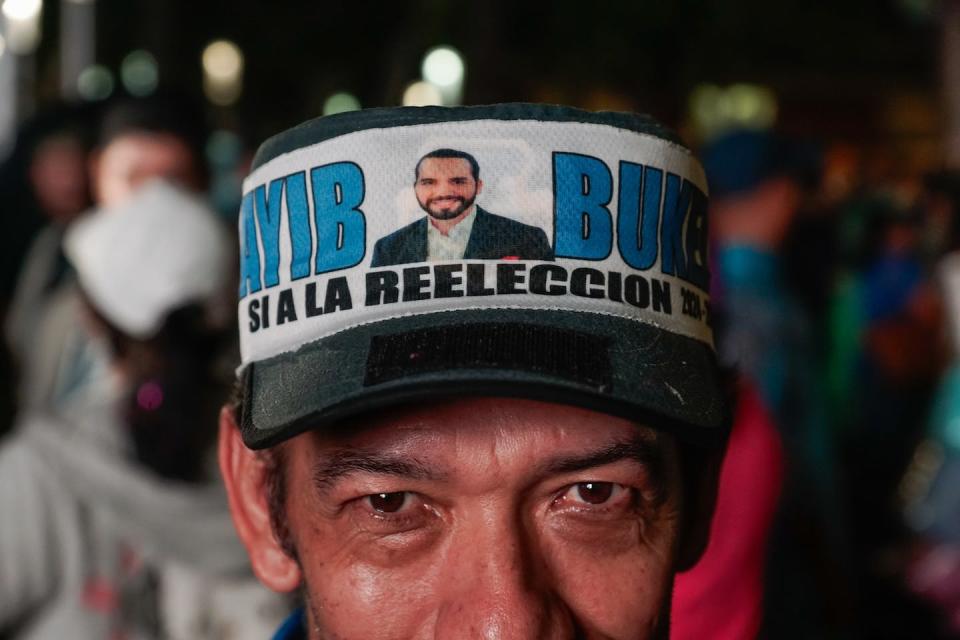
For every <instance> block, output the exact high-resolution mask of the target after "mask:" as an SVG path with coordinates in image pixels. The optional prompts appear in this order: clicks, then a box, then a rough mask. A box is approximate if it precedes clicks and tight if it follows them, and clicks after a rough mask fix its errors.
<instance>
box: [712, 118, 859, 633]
mask: <svg viewBox="0 0 960 640" xmlns="http://www.w3.org/2000/svg"><path fill="white" fill-rule="evenodd" d="M703 157H704V164H705V169H706V172H707V176H708V178H709V180H710V191H711V197H712V202H711V208H712V211H713V216H712V222H713V224H712V230H713V232H714V242H715V245H714V248H715V252H714V259H715V261H716V266H715V269H714V274H715V276H716V278H717V279H718V281H719V282H718V283H717V284H718V286H717V290H718V291H719V292H720V295H719V301H718V305H719V306H718V308H717V312H716V314H715V316H714V317H715V319H716V322H717V333H718V339H717V343H718V351H719V354H720V356H721V359H722V360H724V361H725V362H726V363H727V364H729V365H730V366H733V367H736V368H737V369H739V370H740V372H741V373H742V374H743V375H744V376H745V378H746V379H747V380H748V381H749V382H750V383H751V384H754V385H756V387H757V388H758V389H759V392H760V396H761V398H762V401H763V404H764V405H765V406H766V407H767V409H768V410H769V412H770V414H771V416H772V418H773V421H774V424H775V425H776V427H777V430H778V432H779V437H780V438H781V439H782V443H783V453H784V465H785V466H784V475H783V482H784V484H783V492H782V495H781V499H780V504H779V509H778V514H777V516H776V520H775V522H774V529H773V533H772V538H771V547H770V555H769V557H768V566H767V572H766V594H765V597H766V603H765V621H764V625H763V635H764V637H772V638H818V637H823V633H824V632H825V631H826V630H836V629H838V628H840V627H842V626H843V625H844V622H843V619H844V618H845V617H846V616H847V615H848V613H849V612H848V611H846V608H847V607H849V604H850V603H849V602H848V600H849V598H850V594H849V593H848V591H847V589H846V579H845V577H844V576H845V574H846V569H845V568H844V567H843V558H844V555H843V546H844V541H843V537H844V532H843V526H842V518H841V511H840V504H839V502H838V499H837V493H838V481H837V473H836V463H835V459H834V445H833V442H832V439H831V434H830V433H829V431H828V429H827V422H826V414H825V409H824V402H823V397H822V396H823V394H822V390H821V388H820V381H819V379H818V365H819V363H818V360H817V357H816V354H817V348H816V346H817V345H816V341H815V334H814V332H813V328H812V324H811V320H810V318H809V316H808V315H807V313H806V311H805V309H804V308H803V307H802V305H801V304H800V303H799V302H798V300H797V297H796V295H795V294H794V293H793V292H792V291H791V288H790V286H789V285H788V282H787V280H786V278H785V270H784V266H783V247H784V243H785V240H786V238H787V236H788V234H789V233H790V232H791V229H792V228H793V225H794V223H795V220H796V218H797V215H798V212H799V211H800V208H801V205H802V203H803V199H804V194H805V187H806V185H807V184H808V183H809V180H810V178H811V177H813V176H814V175H815V174H816V162H815V160H816V159H815V157H814V156H813V155H812V154H811V153H810V152H809V151H807V150H806V149H804V148H802V147H800V146H799V145H797V144H794V143H791V142H789V141H787V140H786V139H784V138H781V137H780V136H778V135H776V134H774V133H771V132H765V131H752V130H743V131H733V132H729V133H727V134H725V135H723V136H722V137H720V138H717V139H716V140H714V141H713V142H711V143H710V144H709V145H708V146H707V147H706V148H705V149H704V152H703Z"/></svg>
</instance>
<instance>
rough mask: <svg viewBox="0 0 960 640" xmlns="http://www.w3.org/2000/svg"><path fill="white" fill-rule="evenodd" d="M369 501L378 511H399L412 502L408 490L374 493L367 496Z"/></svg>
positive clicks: (371, 506)
mask: <svg viewBox="0 0 960 640" xmlns="http://www.w3.org/2000/svg"><path fill="white" fill-rule="evenodd" d="M366 500H367V502H368V503H369V505H370V508H372V509H373V510H374V511H376V512H378V513H397V512H398V511H400V510H401V509H403V507H404V506H406V505H407V504H408V503H409V502H410V493H409V492H408V491H394V492H393V493H374V494H372V495H369V496H367V497H366Z"/></svg>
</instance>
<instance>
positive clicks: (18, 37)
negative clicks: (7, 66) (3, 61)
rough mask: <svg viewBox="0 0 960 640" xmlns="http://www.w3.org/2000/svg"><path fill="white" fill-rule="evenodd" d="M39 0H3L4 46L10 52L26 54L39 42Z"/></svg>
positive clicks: (40, 7)
mask: <svg viewBox="0 0 960 640" xmlns="http://www.w3.org/2000/svg"><path fill="white" fill-rule="evenodd" d="M42 9H43V3H42V2H41V0H4V2H3V6H2V7H0V12H2V13H3V17H4V21H5V23H6V24H5V29H6V38H7V41H6V46H7V48H9V49H10V51H11V52H12V53H16V54H19V55H27V54H30V53H33V51H34V50H35V49H36V48H37V45H38V44H40V12H41V10H42Z"/></svg>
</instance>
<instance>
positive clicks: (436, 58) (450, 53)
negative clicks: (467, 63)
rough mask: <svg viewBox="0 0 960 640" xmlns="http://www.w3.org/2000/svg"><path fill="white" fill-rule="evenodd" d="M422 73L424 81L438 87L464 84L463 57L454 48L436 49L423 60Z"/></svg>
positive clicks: (442, 47) (443, 47)
mask: <svg viewBox="0 0 960 640" xmlns="http://www.w3.org/2000/svg"><path fill="white" fill-rule="evenodd" d="M420 72H421V73H422V74H423V79H424V80H426V81H427V82H431V83H433V84H435V85H437V86H438V87H448V86H451V85H454V84H458V83H460V82H463V72H464V64H463V56H461V55H460V53H459V52H458V51H457V50H456V49H454V48H453V47H448V46H441V47H434V48H433V49H431V50H430V51H428V52H427V55H426V56H424V58H423V65H422V66H421V69H420Z"/></svg>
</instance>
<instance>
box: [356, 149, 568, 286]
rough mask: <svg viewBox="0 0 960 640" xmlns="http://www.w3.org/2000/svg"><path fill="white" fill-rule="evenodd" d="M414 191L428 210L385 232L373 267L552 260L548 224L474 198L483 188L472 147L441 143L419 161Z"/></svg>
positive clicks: (373, 260)
mask: <svg viewBox="0 0 960 640" xmlns="http://www.w3.org/2000/svg"><path fill="white" fill-rule="evenodd" d="M414 178H415V181H414V192H415V193H416V196H417V202H418V203H419V204H420V208H422V209H423V210H424V211H426V213H427V215H426V216H425V217H423V218H420V219H419V220H417V221H416V222H413V223H411V224H408V225H407V226H405V227H403V228H401V229H398V230H397V231H394V232H393V233H391V234H389V235H387V236H385V237H383V238H380V240H378V241H377V244H376V245H375V246H374V249H373V259H372V261H371V263H370V266H372V267H385V266H389V265H394V264H407V263H411V262H426V261H430V262H437V261H442V260H501V259H510V260H553V249H552V248H551V247H550V243H549V242H548V241H547V234H546V233H544V232H543V229H540V228H538V227H534V226H531V225H527V224H523V223H522V222H517V221H516V220H511V219H510V218H505V217H503V216H498V215H495V214H492V213H490V212H489V211H486V210H485V209H483V208H482V207H480V206H479V205H477V204H475V201H476V199H477V196H478V195H479V194H480V192H481V191H482V190H483V181H482V180H481V179H480V165H479V164H478V163H477V160H476V158H474V157H473V156H472V155H470V154H469V153H466V152H465V151H458V150H456V149H437V150H435V151H431V152H430V153H428V154H426V155H425V156H423V157H422V158H420V160H419V161H418V162H417V167H416V170H415V172H414Z"/></svg>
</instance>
